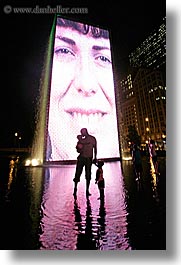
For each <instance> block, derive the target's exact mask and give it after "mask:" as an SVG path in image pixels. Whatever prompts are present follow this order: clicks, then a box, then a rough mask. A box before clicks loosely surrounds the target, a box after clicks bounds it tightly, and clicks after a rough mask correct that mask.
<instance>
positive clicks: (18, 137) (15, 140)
mask: <svg viewBox="0 0 181 265" xmlns="http://www.w3.org/2000/svg"><path fill="white" fill-rule="evenodd" d="M14 136H15V137H14V147H18V148H20V141H21V136H20V135H19V134H18V133H17V132H15V134H14Z"/></svg>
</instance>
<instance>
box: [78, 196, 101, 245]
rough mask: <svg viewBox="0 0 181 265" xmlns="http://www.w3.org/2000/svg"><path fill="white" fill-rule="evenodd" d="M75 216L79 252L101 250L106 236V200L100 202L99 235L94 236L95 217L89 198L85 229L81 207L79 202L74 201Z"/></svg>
mask: <svg viewBox="0 0 181 265" xmlns="http://www.w3.org/2000/svg"><path fill="white" fill-rule="evenodd" d="M74 214H75V223H76V226H77V229H78V235H77V249H78V250H91V249H92V250H96V249H99V246H100V240H101V237H102V236H103V235H104V234H105V215H106V212H105V207H104V199H102V200H100V208H99V217H98V218H97V222H98V229H97V235H95V234H94V235H93V229H94V231H95V228H94V227H93V225H92V224H93V217H92V210H91V204H90V200H89V198H88V197H87V207H86V216H85V228H84V224H83V220H82V216H81V214H80V207H79V205H78V203H77V200H76V199H75V200H74Z"/></svg>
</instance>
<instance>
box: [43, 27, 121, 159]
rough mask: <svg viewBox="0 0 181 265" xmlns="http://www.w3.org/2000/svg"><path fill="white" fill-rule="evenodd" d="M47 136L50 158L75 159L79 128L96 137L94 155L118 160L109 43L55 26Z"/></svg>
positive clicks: (103, 39) (107, 40)
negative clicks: (50, 152)
mask: <svg viewBox="0 0 181 265" xmlns="http://www.w3.org/2000/svg"><path fill="white" fill-rule="evenodd" d="M51 80H52V81H51V92H50V107H49V120H48V133H49V136H50V141H51V147H52V160H69V159H70V160H72V159H73V160H74V159H76V157H77V152H76V149H75V146H76V142H77V138H76V136H77V134H79V132H80V129H81V128H87V130H88V133H89V134H91V135H93V136H95V137H96V139H97V146H98V156H99V157H103V158H104V157H106V158H107V157H119V144H118V132H117V117H116V108H115V94H114V82H113V72H112V60H111V50H110V41H109V39H106V38H102V37H101V38H95V37H93V36H92V35H91V34H90V33H88V34H86V35H85V34H82V33H80V32H79V31H77V30H75V29H72V28H68V27H61V26H57V28H56V33H55V44H54V57H53V67H52V79H51Z"/></svg>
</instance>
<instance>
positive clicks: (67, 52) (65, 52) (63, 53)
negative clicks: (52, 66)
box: [55, 48, 75, 57]
mask: <svg viewBox="0 0 181 265" xmlns="http://www.w3.org/2000/svg"><path fill="white" fill-rule="evenodd" d="M55 54H56V55H57V56H58V57H59V56H75V55H74V53H73V52H72V51H71V50H69V49H67V48H56V49H55Z"/></svg>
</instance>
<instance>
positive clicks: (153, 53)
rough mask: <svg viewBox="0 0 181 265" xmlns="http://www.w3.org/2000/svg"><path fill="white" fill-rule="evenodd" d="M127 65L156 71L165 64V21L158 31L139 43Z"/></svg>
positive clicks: (164, 20)
mask: <svg viewBox="0 0 181 265" xmlns="http://www.w3.org/2000/svg"><path fill="white" fill-rule="evenodd" d="M129 63H130V66H132V67H137V68H138V67H145V68H147V67H149V68H150V67H151V68H153V69H158V68H162V67H165V64H166V19H165V18H164V19H163V23H162V24H161V25H160V26H159V28H158V29H155V30H154V31H153V32H152V33H151V34H150V35H149V36H148V38H147V39H146V40H145V41H143V42H142V43H141V45H140V46H139V47H137V48H136V49H135V50H134V51H133V52H132V53H131V54H130V55H129Z"/></svg>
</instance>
